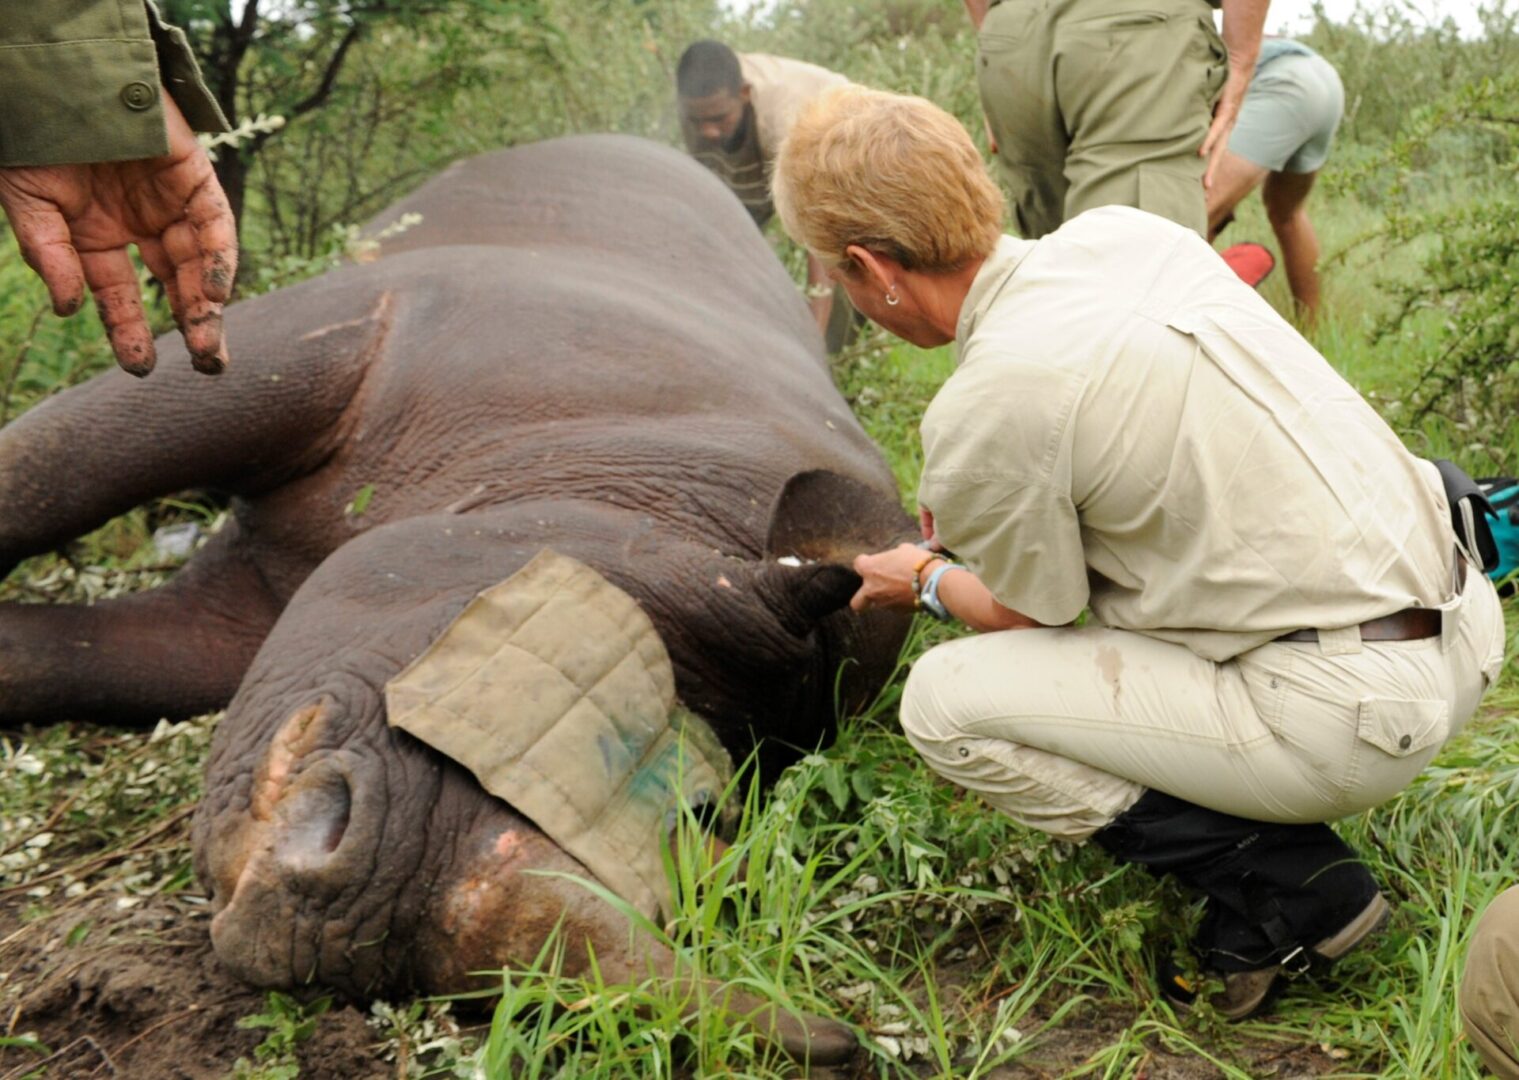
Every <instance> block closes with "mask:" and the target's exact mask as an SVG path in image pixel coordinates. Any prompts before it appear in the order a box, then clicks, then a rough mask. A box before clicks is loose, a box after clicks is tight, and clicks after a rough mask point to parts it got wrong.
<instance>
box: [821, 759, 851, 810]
mask: <svg viewBox="0 0 1519 1080" xmlns="http://www.w3.org/2000/svg"><path fill="white" fill-rule="evenodd" d="M823 786H824V787H825V788H827V789H828V795H829V797H830V798H832V799H833V805H834V807H835V808H836V809H839V810H843V809H844V808H845V807H847V806H848V805H849V788H848V787H847V786H846V785H845V783H844V774H843V772H842V771H841V770H840V769H839V768H838V766H831V767H829V768H826V769H824V770H823Z"/></svg>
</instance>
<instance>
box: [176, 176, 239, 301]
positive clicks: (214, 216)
mask: <svg viewBox="0 0 1519 1080" xmlns="http://www.w3.org/2000/svg"><path fill="white" fill-rule="evenodd" d="M185 214H186V217H187V218H188V219H189V222H190V225H191V227H192V228H193V229H194V230H195V246H196V248H197V249H198V250H199V252H200V273H201V283H200V284H201V291H202V292H203V293H205V295H206V298H207V299H208V300H211V301H212V302H213V303H217V304H225V303H226V302H227V301H228V300H230V299H232V284H233V282H234V281H235V280H236V278H237V220H236V219H235V218H234V217H233V216H232V204H231V203H229V202H228V201H227V196H226V194H225V193H224V192H223V191H222V186H221V184H220V182H218V181H217V179H216V173H214V172H212V171H211V167H210V162H209V161H207V163H206V172H205V176H204V178H203V179H202V181H201V183H200V185H199V186H198V187H196V189H195V192H194V193H193V194H192V195H191V196H190V200H189V202H188V203H187V204H186V206H185Z"/></svg>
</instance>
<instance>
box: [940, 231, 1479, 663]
mask: <svg viewBox="0 0 1519 1080" xmlns="http://www.w3.org/2000/svg"><path fill="white" fill-rule="evenodd" d="M956 338H957V342H958V348H959V366H958V368H957V369H956V371H955V373H954V374H953V375H952V376H951V377H950V378H949V380H948V381H947V382H946V383H945V384H944V386H943V388H942V389H941V390H940V391H939V393H938V395H937V396H936V397H935V398H934V400H933V402H932V404H931V405H930V406H929V409H928V412H927V414H926V415H925V416H924V419H923V446H924V451H925V461H924V469H923V478H922V482H921V485H920V488H919V501H920V503H921V504H922V505H923V506H926V507H928V508H929V509H931V510H932V511H933V512H934V514H935V516H936V520H937V523H938V529H939V535H940V538H941V539H942V540H943V541H944V543H945V544H946V545H947V546H948V547H949V548H950V549H951V550H953V551H955V552H957V553H958V554H959V555H960V556H961V557H962V558H963V559H964V560H965V561H966V563H967V564H968V565H969V566H970V567H971V569H973V570H974V571H975V572H976V573H977V574H978V575H979V576H980V577H981V578H982V580H983V581H984V582H985V583H986V585H987V586H988V588H990V589H991V591H992V593H993V595H995V596H996V597H997V599H998V600H999V601H1001V602H1002V603H1003V604H1005V605H1007V606H1008V607H1010V608H1013V609H1014V610H1016V611H1019V612H1022V613H1024V614H1026V615H1028V616H1031V617H1032V618H1035V619H1038V620H1040V621H1041V622H1044V623H1047V624H1051V625H1059V624H1063V623H1067V622H1069V621H1071V620H1072V619H1074V618H1076V616H1077V615H1079V614H1080V613H1081V611H1082V609H1083V608H1084V607H1087V606H1090V608H1091V610H1092V612H1093V614H1094V615H1095V616H1096V617H1097V618H1098V619H1100V620H1101V621H1102V622H1103V623H1104V624H1106V625H1108V626H1113V627H1117V628H1122V629H1128V630H1136V631H1140V632H1142V633H1146V634H1149V635H1151V636H1154V637H1159V638H1163V639H1166V640H1170V641H1175V642H1178V643H1180V644H1184V645H1186V646H1188V647H1189V648H1191V649H1192V650H1193V651H1194V652H1196V653H1198V654H1199V655H1201V656H1204V657H1207V658H1209V659H1213V660H1225V659H1228V658H1229V657H1232V656H1236V655H1238V654H1239V653H1241V652H1244V651H1246V650H1248V649H1251V648H1254V647H1256V646H1258V645H1261V644H1264V643H1265V642H1267V641H1270V640H1271V639H1272V638H1275V637H1277V636H1279V635H1281V634H1283V633H1286V632H1288V631H1291V630H1297V629H1305V628H1315V629H1333V628H1337V627H1343V626H1351V625H1355V624H1357V623H1361V622H1365V621H1367V620H1369V619H1373V618H1377V617H1379V616H1382V615H1386V614H1389V613H1391V612H1394V611H1398V610H1401V609H1403V608H1407V607H1415V606H1425V607H1436V606H1439V605H1440V604H1442V603H1443V602H1445V601H1446V600H1447V599H1448V598H1450V597H1451V596H1453V595H1454V594H1453V591H1452V588H1451V576H1452V573H1451V571H1452V567H1451V553H1452V551H1453V548H1454V537H1453V535H1452V532H1451V526H1450V519H1449V514H1448V510H1447V509H1446V505H1445V498H1444V494H1443V490H1442V488H1441V485H1440V481H1439V477H1438V474H1437V473H1436V471H1435V469H1434V467H1433V466H1432V465H1430V464H1429V463H1428V462H1424V461H1420V460H1419V459H1418V458H1416V457H1414V456H1413V455H1412V454H1410V453H1409V452H1408V451H1407V449H1405V448H1404V446H1403V444H1402V443H1401V442H1400V441H1399V439H1398V437H1397V436H1396V435H1395V434H1394V433H1393V431H1392V429H1391V428H1389V427H1388V426H1387V425H1386V423H1384V422H1383V421H1382V419H1381V418H1380V417H1379V416H1378V415H1377V414H1376V412H1375V411H1374V410H1373V409H1372V408H1371V407H1370V406H1369V405H1367V404H1366V402H1365V401H1364V400H1363V399H1362V398H1361V396H1360V395H1359V394H1358V393H1356V391H1355V390H1354V389H1352V388H1351V386H1350V385H1349V384H1348V383H1346V382H1345V380H1344V379H1343V378H1341V377H1340V375H1339V374H1338V373H1337V372H1335V371H1334V369H1333V368H1331V367H1330V366H1329V364H1328V362H1327V361H1325V360H1324V358H1323V357H1322V356H1320V355H1319V354H1318V352H1316V351H1315V350H1314V349H1313V347H1312V346H1311V345H1309V344H1308V343H1307V342H1306V341H1305V340H1304V339H1303V338H1302V337H1301V336H1300V335H1299V334H1298V333H1297V332H1296V331H1295V330H1293V329H1292V328H1291V327H1290V326H1289V325H1288V324H1287V323H1286V322H1285V321H1284V320H1283V319H1282V318H1281V317H1280V316H1279V315H1277V314H1276V312H1275V311H1274V310H1273V309H1272V308H1271V306H1270V305H1269V304H1267V303H1266V302H1265V301H1264V300H1262V299H1261V298H1260V297H1259V296H1257V295H1256V293H1255V292H1254V291H1253V290H1251V289H1250V288H1248V287H1247V286H1245V285H1244V284H1243V283H1241V282H1240V281H1239V279H1238V278H1236V277H1235V276H1234V274H1233V272H1232V271H1230V270H1229V268H1228V267H1227V266H1226V265H1225V264H1224V262H1223V260H1221V259H1220V258H1219V257H1218V255H1217V254H1216V253H1215V252H1214V251H1213V250H1212V249H1211V248H1210V247H1209V246H1208V245H1207V244H1206V243H1204V242H1203V241H1202V240H1201V239H1199V237H1198V236H1197V235H1196V234H1195V233H1193V232H1192V231H1191V230H1189V229H1185V228H1182V227H1181V226H1179V225H1176V224H1173V223H1172V222H1169V221H1166V220H1164V219H1162V218H1159V217H1156V216H1154V215H1152V214H1146V213H1144V212H1142V211H1139V210H1134V209H1132V208H1130V207H1121V206H1108V207H1102V208H1100V209H1096V210H1090V211H1088V212H1086V213H1084V214H1081V215H1078V216H1077V217H1075V218H1073V219H1072V220H1071V221H1069V222H1067V223H1066V224H1065V225H1064V226H1062V227H1061V228H1060V229H1059V230H1057V231H1056V232H1054V233H1051V234H1050V235H1048V236H1046V237H1044V238H1043V239H1041V240H1038V241H1023V240H1015V239H1013V238H1011V237H1004V238H1003V239H1002V240H1001V241H1000V242H999V244H998V246H997V249H996V251H995V252H994V253H993V255H992V256H991V257H990V258H989V259H988V260H987V261H986V263H985V264H984V265H983V266H982V267H981V270H980V272H979V273H978V274H977V275H976V278H975V281H974V283H973V284H972V286H971V290H970V293H969V295H968V296H967V297H966V300H965V304H964V307H963V308H962V309H961V312H960V321H959V325H958V327H957V335H956Z"/></svg>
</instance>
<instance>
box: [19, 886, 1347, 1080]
mask: <svg viewBox="0 0 1519 1080" xmlns="http://www.w3.org/2000/svg"><path fill="white" fill-rule="evenodd" d="M208 922H209V915H208V912H207V909H206V905H205V902H204V899H203V898H200V897H196V896H193V895H186V894H180V895H177V896H159V897H153V898H149V899H147V900H144V901H143V902H141V903H139V904H137V905H135V906H133V907H130V908H127V909H122V908H121V907H120V906H119V901H118V900H117V899H116V898H112V897H97V898H93V899H89V900H86V901H84V902H83V903H80V904H77V905H71V906H69V907H68V909H67V910H65V911H63V912H61V913H58V914H54V915H51V916H47V917H44V918H41V919H38V920H35V921H30V922H23V921H22V920H21V919H20V918H19V916H18V913H17V910H16V905H14V904H11V905H9V909H8V910H6V911H4V912H0V1008H3V1012H0V1016H3V1017H4V1021H5V1028H4V1033H5V1034H7V1035H10V1036H20V1035H32V1036H35V1037H36V1038H37V1039H38V1040H39V1041H40V1042H41V1043H43V1044H44V1045H45V1046H46V1047H47V1048H48V1050H49V1051H50V1052H51V1053H50V1056H49V1055H45V1054H43V1052H41V1051H39V1050H36V1049H26V1048H21V1047H9V1048H6V1047H0V1080H21V1078H22V1077H33V1076H36V1077H44V1076H45V1077H60V1078H68V1080H74V1078H80V1080H83V1078H123V1080H136V1078H141V1080H221V1078H223V1077H227V1076H230V1075H231V1073H232V1071H233V1068H234V1063H235V1062H236V1061H237V1060H238V1059H239V1058H245V1059H249V1060H252V1056H253V1051H254V1047H255V1046H256V1045H257V1044H258V1043H259V1042H260V1041H261V1040H262V1039H263V1038H264V1032H262V1031H256V1030H245V1029H242V1028H239V1027H238V1026H237V1022H238V1021H239V1020H240V1019H242V1018H244V1017H247V1016H250V1015H253V1014H255V1013H259V1012H261V1011H263V1010H264V1008H265V998H264V995H263V994H262V993H261V992H259V991H256V990H253V989H251V988H249V987H247V986H244V985H242V984H241V983H239V982H237V981H236V980H235V979H233V978H232V977H231V976H230V975H229V974H228V973H227V972H226V971H225V970H224V969H223V968H222V967H221V966H220V964H219V963H218V962H217V960H216V957H215V956H214V955H213V954H212V952H211V947H210V939H209V933H208V926H207V924H208ZM461 1020H463V1022H464V1026H465V1028H466V1030H468V1026H469V1018H467V1017H465V1018H461ZM1131 1020H1132V1015H1131V1014H1130V1013H1128V1012H1127V1011H1126V1010H1121V1009H1108V1008H1103V1007H1102V1006H1100V1005H1092V1006H1089V1007H1086V1008H1084V1010H1083V1011H1080V1012H1078V1013H1077V1014H1076V1015H1075V1016H1074V1017H1068V1018H1067V1019H1066V1021H1065V1022H1064V1023H1063V1024H1062V1025H1061V1027H1060V1028H1059V1029H1057V1030H1055V1031H1053V1032H1048V1033H1045V1034H1043V1035H1040V1036H1039V1037H1038V1038H1037V1040H1034V1041H1033V1042H1032V1045H1031V1049H1030V1053H1029V1054H1028V1055H1027V1057H1026V1058H1025V1059H1024V1060H1023V1061H1021V1062H1020V1063H1019V1064H1018V1065H1017V1066H1016V1067H1009V1068H1005V1069H1002V1070H999V1071H998V1072H996V1073H995V1074H994V1076H995V1077H996V1080H1036V1078H1038V1080H1044V1078H1053V1077H1060V1076H1064V1075H1066V1074H1068V1073H1069V1072H1070V1071H1071V1070H1072V1069H1074V1068H1076V1067H1078V1066H1080V1065H1081V1063H1082V1062H1084V1061H1086V1060H1088V1059H1089V1058H1090V1056H1091V1055H1092V1054H1093V1053H1094V1052H1096V1051H1097V1050H1099V1049H1101V1048H1102V1047H1104V1046H1108V1045H1111V1044H1112V1043H1113V1042H1114V1041H1116V1039H1117V1037H1118V1033H1119V1032H1121V1031H1122V1030H1123V1029H1124V1028H1125V1027H1127V1026H1128V1024H1129V1023H1130V1022H1131ZM479 1022H480V1023H481V1024H483V1022H484V1020H483V1018H481V1019H480V1020H479ZM475 1034H477V1035H478V1034H483V1029H482V1028H477V1029H476V1031H475ZM385 1051H386V1048H385V1047H384V1045H383V1044H382V1042H381V1038H380V1035H379V1034H378V1033H377V1032H376V1030H375V1029H374V1028H372V1027H371V1026H370V1025H368V1024H367V1023H366V1022H365V1013H364V1012H361V1011H360V1009H358V1008H356V1007H354V1006H353V1005H344V1006H339V1007H334V1008H333V1009H332V1010H331V1011H329V1012H327V1013H325V1014H324V1015H322V1016H321V1017H320V1019H319V1021H318V1023H317V1025H316V1029H315V1032H314V1033H313V1035H312V1036H311V1037H310V1038H309V1039H308V1040H307V1041H305V1042H304V1043H302V1044H301V1045H300V1048H299V1051H298V1059H299V1062H300V1066H301V1072H300V1075H301V1077H302V1078H305V1080H369V1078H379V1077H395V1076H404V1075H405V1073H404V1072H401V1071H400V1066H399V1065H398V1063H396V1062H395V1061H393V1060H392V1061H387V1060H385V1059H384V1054H385ZM391 1052H392V1053H393V1049H392V1051H391ZM1236 1064H1237V1065H1238V1066H1242V1067H1246V1068H1248V1069H1249V1071H1250V1072H1251V1074H1252V1075H1254V1076H1259V1077H1272V1078H1280V1080H1294V1078H1304V1077H1316V1076H1323V1075H1325V1074H1328V1073H1330V1072H1333V1071H1334V1068H1335V1065H1336V1064H1337V1063H1336V1062H1335V1061H1333V1060H1332V1059H1331V1058H1329V1057H1328V1056H1327V1055H1324V1054H1322V1053H1320V1052H1319V1051H1318V1050H1316V1049H1313V1048H1304V1047H1283V1046H1282V1045H1281V1044H1264V1045H1260V1046H1256V1047H1247V1048H1246V1049H1245V1051H1244V1053H1243V1056H1242V1059H1236ZM814 1075H815V1076H817V1077H818V1078H819V1080H864V1078H865V1077H868V1076H873V1075H875V1073H874V1071H873V1069H872V1068H871V1066H870V1063H869V1062H868V1061H867V1060H865V1059H864V1056H863V1055H862V1056H861V1059H860V1060H859V1061H858V1062H857V1063H856V1065H855V1066H854V1067H852V1068H846V1069H840V1070H828V1071H821V1070H820V1071H818V1072H816V1073H815V1074H814ZM1137 1075H1138V1076H1139V1077H1140V1078H1142V1080H1208V1078H1212V1077H1217V1076H1219V1075H1220V1073H1219V1071H1218V1070H1217V1069H1216V1068H1214V1067H1213V1066H1211V1065H1209V1064H1208V1063H1206V1062H1203V1061H1200V1060H1198V1059H1197V1058H1195V1057H1183V1056H1180V1055H1177V1054H1174V1053H1169V1052H1167V1051H1165V1050H1164V1049H1162V1048H1160V1047H1158V1046H1157V1047H1155V1048H1154V1049H1153V1051H1152V1052H1151V1054H1150V1056H1149V1058H1148V1059H1147V1060H1146V1061H1145V1062H1144V1063H1143V1064H1142V1065H1141V1071H1140V1072H1139V1073H1138V1074H1137Z"/></svg>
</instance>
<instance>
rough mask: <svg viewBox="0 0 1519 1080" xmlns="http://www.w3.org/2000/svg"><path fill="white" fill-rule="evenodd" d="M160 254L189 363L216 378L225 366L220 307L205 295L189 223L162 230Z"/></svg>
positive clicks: (198, 250) (193, 236)
mask: <svg viewBox="0 0 1519 1080" xmlns="http://www.w3.org/2000/svg"><path fill="white" fill-rule="evenodd" d="M163 251H164V255H165V258H166V260H167V262H168V263H169V264H170V265H169V271H170V274H171V276H172V278H173V281H174V287H175V288H174V296H172V297H171V303H172V302H176V301H177V306H176V308H175V318H176V319H177V320H178V321H179V329H180V333H181V334H183V335H184V339H185V347H186V348H187V349H189V350H190V363H191V364H193V365H194V367H195V370H196V371H199V372H202V373H204V374H208V375H215V374H219V373H220V372H221V371H222V369H223V368H224V367H225V366H226V360H225V350H224V348H223V344H222V306H221V304H220V303H218V302H217V301H215V300H212V299H211V298H210V297H209V296H207V295H206V290H205V274H204V272H203V268H202V261H203V260H202V258H201V253H200V249H199V247H198V245H197V243H196V237H195V231H194V229H193V227H192V226H191V225H190V223H189V222H185V221H181V222H175V223H174V224H173V225H170V226H169V227H168V228H167V229H165V230H164V234H163ZM163 280H165V281H167V280H169V278H167V277H166V278H164V279H163Z"/></svg>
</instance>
